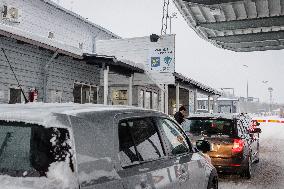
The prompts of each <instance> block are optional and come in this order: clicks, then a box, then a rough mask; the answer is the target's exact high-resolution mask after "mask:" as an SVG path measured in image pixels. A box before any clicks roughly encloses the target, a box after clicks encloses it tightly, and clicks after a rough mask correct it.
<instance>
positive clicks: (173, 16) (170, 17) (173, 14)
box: [169, 12, 177, 34]
mask: <svg viewBox="0 0 284 189" xmlns="http://www.w3.org/2000/svg"><path fill="white" fill-rule="evenodd" d="M172 18H177V13H176V12H173V13H172V15H171V16H169V19H170V34H172Z"/></svg>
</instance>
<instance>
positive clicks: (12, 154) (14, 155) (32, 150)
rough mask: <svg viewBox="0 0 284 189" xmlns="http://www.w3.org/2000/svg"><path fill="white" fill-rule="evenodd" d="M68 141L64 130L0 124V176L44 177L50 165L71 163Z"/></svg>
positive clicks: (1, 122)
mask: <svg viewBox="0 0 284 189" xmlns="http://www.w3.org/2000/svg"><path fill="white" fill-rule="evenodd" d="M69 138H70V136H69V133H68V130H67V129H64V128H45V127H42V126H39V125H35V124H25V123H23V122H6V121H0V174H1V175H10V176H13V177H41V176H46V173H47V172H48V169H49V166H50V165H51V164H52V163H54V162H61V161H65V160H66V159H67V158H70V160H71V156H72V155H71V153H70V148H71V147H70V145H69V144H68V139H69ZM70 162H71V163H70V168H71V169H72V170H73V169H74V168H73V165H72V161H70Z"/></svg>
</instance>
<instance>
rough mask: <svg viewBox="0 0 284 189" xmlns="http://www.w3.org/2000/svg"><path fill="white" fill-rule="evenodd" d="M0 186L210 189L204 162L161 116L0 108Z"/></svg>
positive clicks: (60, 107)
mask: <svg viewBox="0 0 284 189" xmlns="http://www.w3.org/2000/svg"><path fill="white" fill-rule="evenodd" d="M198 147H199V149H200V150H202V151H204V152H206V151H208V150H210V144H209V143H208V142H206V141H200V143H199V145H198ZM0 180H1V181H3V182H1V183H0V188H7V187H9V188H10V187H11V188H22V187H23V188H27V189H35V188H36V189H50V188H53V189H63V188H68V189H78V188H81V189H90V188H96V189H110V188H111V189H135V188H140V189H172V188H175V189H188V188H192V189H197V188H198V189H217V188H218V175H217V171H216V169H215V168H214V166H213V165H212V164H211V163H210V159H209V158H208V157H207V156H205V155H204V154H203V153H201V152H198V151H196V150H195V149H194V148H193V147H192V145H191V142H190V141H189V139H188V137H187V136H186V134H185V133H184V131H183V130H182V129H181V127H180V126H179V125H178V124H177V123H176V122H175V121H173V120H172V119H171V118H170V117H169V116H168V115H165V114H163V113H160V112H157V111H151V110H144V109H138V108H133V107H123V106H103V105H89V104H86V105H78V104H27V105H22V104H21V105H0Z"/></svg>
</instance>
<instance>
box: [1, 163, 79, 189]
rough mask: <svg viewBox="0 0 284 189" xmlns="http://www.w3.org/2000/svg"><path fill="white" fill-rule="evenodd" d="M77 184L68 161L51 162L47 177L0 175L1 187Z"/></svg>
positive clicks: (43, 188)
mask: <svg viewBox="0 0 284 189" xmlns="http://www.w3.org/2000/svg"><path fill="white" fill-rule="evenodd" d="M77 185H78V182H77V179H76V178H75V174H74V173H72V171H71V170H70V167H69V165H68V163H66V162H55V163H53V164H51V165H50V167H49V171H48V173H47V177H11V176H7V175H1V176H0V188H1V189H76V188H77Z"/></svg>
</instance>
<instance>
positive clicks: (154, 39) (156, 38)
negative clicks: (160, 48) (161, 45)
mask: <svg viewBox="0 0 284 189" xmlns="http://www.w3.org/2000/svg"><path fill="white" fill-rule="evenodd" d="M159 38H160V36H158V35H157V34H152V35H150V41H151V42H158V40H159Z"/></svg>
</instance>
